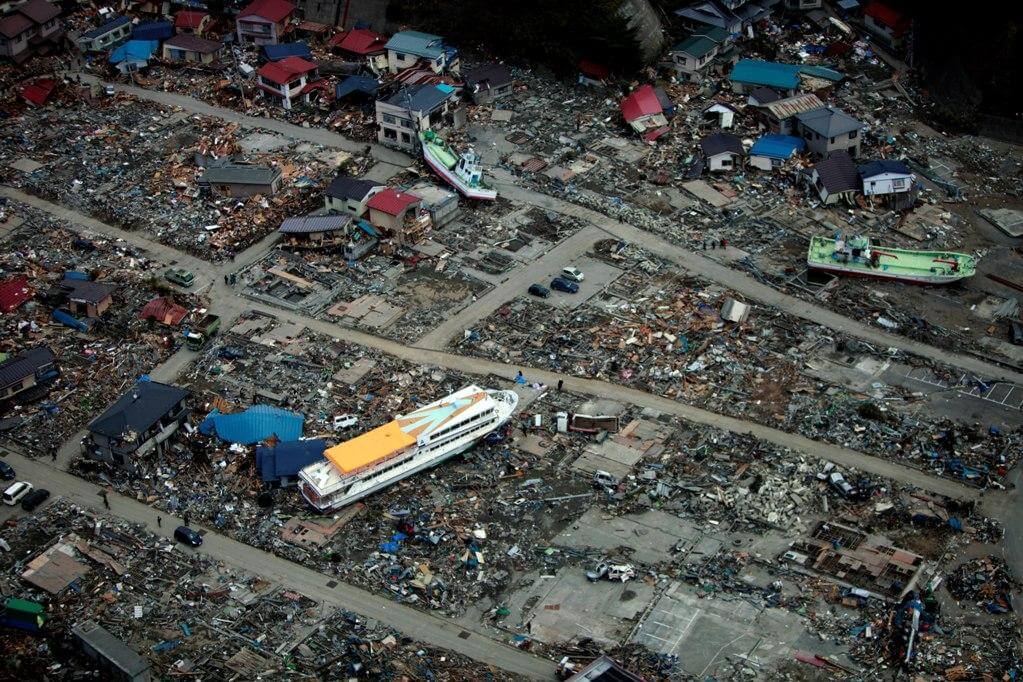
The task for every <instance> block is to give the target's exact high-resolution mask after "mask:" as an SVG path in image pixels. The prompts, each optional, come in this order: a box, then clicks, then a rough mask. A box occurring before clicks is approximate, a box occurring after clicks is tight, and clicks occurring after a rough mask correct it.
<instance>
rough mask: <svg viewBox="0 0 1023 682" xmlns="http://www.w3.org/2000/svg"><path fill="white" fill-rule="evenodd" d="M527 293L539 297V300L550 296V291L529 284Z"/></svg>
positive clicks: (540, 285) (539, 285) (540, 286)
mask: <svg viewBox="0 0 1023 682" xmlns="http://www.w3.org/2000/svg"><path fill="white" fill-rule="evenodd" d="M529 293H530V295H532V296H539V297H540V298H547V297H548V296H550V295H551V290H550V289H548V288H547V287H545V286H544V285H542V284H530V285H529Z"/></svg>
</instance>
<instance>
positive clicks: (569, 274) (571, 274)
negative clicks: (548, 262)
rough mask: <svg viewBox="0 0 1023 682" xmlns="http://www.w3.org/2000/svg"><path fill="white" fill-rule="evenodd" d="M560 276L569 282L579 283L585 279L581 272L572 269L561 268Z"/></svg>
mask: <svg viewBox="0 0 1023 682" xmlns="http://www.w3.org/2000/svg"><path fill="white" fill-rule="evenodd" d="M561 276H562V277H564V278H565V279H567V280H568V281H570V282H581V281H583V280H584V279H586V275H584V274H583V271H582V270H580V269H579V268H574V267H567V268H562V270H561Z"/></svg>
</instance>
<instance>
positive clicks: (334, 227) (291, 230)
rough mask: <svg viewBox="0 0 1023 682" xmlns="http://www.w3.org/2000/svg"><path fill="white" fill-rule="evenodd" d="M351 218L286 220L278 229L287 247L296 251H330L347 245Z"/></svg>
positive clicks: (345, 215) (331, 217) (317, 217)
mask: <svg viewBox="0 0 1023 682" xmlns="http://www.w3.org/2000/svg"><path fill="white" fill-rule="evenodd" d="M351 227H352V216H350V215H347V214H342V215H338V214H335V215H321V216H306V217H305V218H288V219H287V220H285V221H284V222H283V223H281V226H280V227H279V228H278V230H277V231H278V232H280V233H281V236H282V237H283V239H284V243H285V244H286V245H287V246H290V247H292V248H296V249H330V248H338V247H340V246H344V245H345V244H346V243H348V232H349V231H350V230H351Z"/></svg>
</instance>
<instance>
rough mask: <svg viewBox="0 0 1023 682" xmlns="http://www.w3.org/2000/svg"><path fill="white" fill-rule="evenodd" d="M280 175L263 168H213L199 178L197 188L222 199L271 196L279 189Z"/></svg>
mask: <svg viewBox="0 0 1023 682" xmlns="http://www.w3.org/2000/svg"><path fill="white" fill-rule="evenodd" d="M282 177H283V176H282V174H281V172H280V171H279V170H277V169H276V168H269V167H263V166H240V165H238V166H236V165H226V166H213V167H211V168H207V169H206V170H205V171H203V173H202V175H200V176H199V186H200V187H208V188H209V189H211V190H212V191H213V192H215V193H216V194H218V195H220V196H224V197H235V198H244V197H251V196H255V195H257V194H263V195H266V196H273V195H274V194H277V192H278V191H279V190H280V188H281V179H282Z"/></svg>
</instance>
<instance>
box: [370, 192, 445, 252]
mask: <svg viewBox="0 0 1023 682" xmlns="http://www.w3.org/2000/svg"><path fill="white" fill-rule="evenodd" d="M366 208H368V209H369V222H370V223H372V224H373V225H374V226H376V227H378V228H380V229H382V230H385V231H386V232H389V233H391V234H392V235H394V238H395V240H396V241H397V243H398V244H399V245H400V246H410V245H412V244H418V243H419V242H420V241H422V240H423V238H424V237H425V236H426V233H427V232H429V231H430V227H431V221H430V214H429V213H427V211H426V209H424V208H423V200H422V199H420V198H419V197H417V196H416V195H415V194H410V193H408V192H402V191H401V190H397V189H394V188H393V187H388V188H387V189H385V190H384V191H382V192H378V193H377V194H374V195H373V196H372V197H371V198H370V200H369V201H368V202H366Z"/></svg>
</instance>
